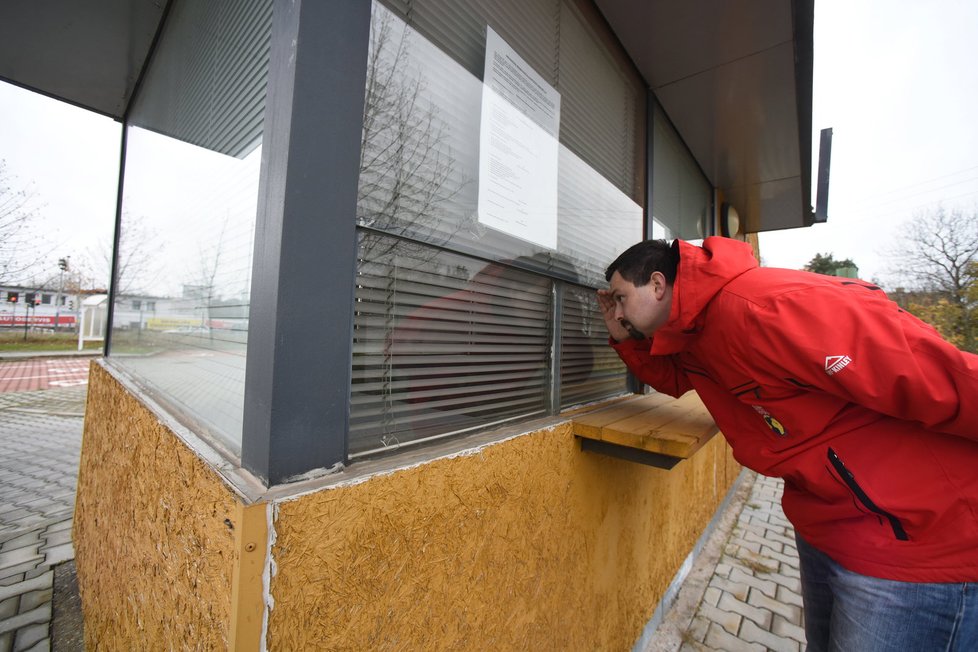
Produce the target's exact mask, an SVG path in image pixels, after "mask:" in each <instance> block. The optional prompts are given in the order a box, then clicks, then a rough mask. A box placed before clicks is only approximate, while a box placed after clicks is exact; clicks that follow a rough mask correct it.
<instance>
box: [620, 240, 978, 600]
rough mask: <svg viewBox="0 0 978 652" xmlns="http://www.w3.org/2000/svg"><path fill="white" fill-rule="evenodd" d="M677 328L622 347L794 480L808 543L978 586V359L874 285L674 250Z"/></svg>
mask: <svg viewBox="0 0 978 652" xmlns="http://www.w3.org/2000/svg"><path fill="white" fill-rule="evenodd" d="M679 247H680V263H679V270H678V274H677V277H676V282H675V286H674V289H673V305H672V308H671V313H670V317H669V321H668V323H667V324H666V325H665V326H663V327H662V328H661V329H660V330H658V331H657V332H656V333H655V336H654V338H653V339H652V340H651V341H650V340H642V341H636V340H627V341H624V342H621V343H619V344H614V347H615V349H616V350H617V351H618V354H619V355H620V356H621V358H622V360H624V361H625V364H626V365H628V367H629V369H631V370H632V372H633V373H635V374H636V375H637V376H638V377H639V378H640V379H641V380H642V381H644V382H646V383H648V384H649V385H651V386H653V387H654V388H656V389H657V390H659V391H661V392H665V393H667V394H671V395H672V396H677V397H678V396H680V395H682V394H683V393H685V392H686V391H688V390H690V389H695V390H696V391H697V392H698V393H699V395H700V398H702V400H703V402H704V403H705V404H706V406H707V408H709V410H710V413H711V414H712V415H713V418H714V419H715V420H716V422H717V425H718V426H719V427H720V429H721V430H722V431H723V434H724V435H725V436H726V438H727V440H728V441H729V442H730V444H731V446H732V447H733V453H734V456H735V457H736V458H737V460H738V461H739V462H740V463H742V464H744V465H745V466H747V467H749V468H751V469H754V470H756V471H758V472H760V473H763V474H765V475H771V476H779V477H783V478H784V480H785V483H784V485H785V489H784V496H783V499H782V505H783V507H784V511H785V514H786V515H787V516H788V518H789V519H790V520H791V522H792V523H793V524H794V526H795V529H796V530H797V531H798V533H799V534H801V536H802V537H803V538H804V539H805V540H806V541H808V542H809V543H811V544H812V545H814V546H815V547H817V548H819V549H820V550H822V551H824V552H825V553H827V554H828V555H829V556H831V557H832V558H833V559H835V560H836V561H837V562H839V563H840V564H842V565H843V566H844V567H846V568H848V569H850V570H853V571H855V572H858V573H862V574H864V575H871V576H875V577H882V578H888V579H895V580H903V581H913V582H962V581H976V580H978V356H975V355H972V354H970V353H964V352H961V351H959V350H958V349H956V348H955V347H954V346H952V345H950V344H948V343H947V342H945V341H944V340H943V339H941V337H940V336H939V335H938V334H937V332H936V331H935V330H934V329H933V328H931V327H930V326H928V325H926V324H924V323H923V322H921V321H919V320H918V319H916V318H914V317H913V316H911V315H910V314H908V313H906V312H904V311H903V310H901V309H900V307H899V306H897V305H896V304H895V303H893V302H892V301H890V300H888V299H887V298H886V296H885V295H884V294H883V292H882V291H880V289H879V288H878V287H876V286H874V285H871V284H869V283H866V282H864V281H859V280H856V279H846V278H836V277H830V276H822V275H819V274H810V273H807V272H799V271H791V270H784V269H773V268H762V267H758V265H757V262H756V261H755V260H754V258H753V255H752V252H751V249H750V247H749V246H747V245H745V244H743V243H740V242H737V241H734V240H729V239H724V238H707V239H706V241H705V242H704V244H703V247H702V248H700V247H696V246H693V245H690V244H688V243H685V242H680V243H679Z"/></svg>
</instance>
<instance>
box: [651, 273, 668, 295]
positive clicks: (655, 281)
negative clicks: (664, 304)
mask: <svg viewBox="0 0 978 652" xmlns="http://www.w3.org/2000/svg"><path fill="white" fill-rule="evenodd" d="M649 283H651V284H652V291H653V292H654V293H655V298H656V299H661V298H662V297H664V296H665V294H666V275H665V274H663V273H662V272H652V276H651V277H649Z"/></svg>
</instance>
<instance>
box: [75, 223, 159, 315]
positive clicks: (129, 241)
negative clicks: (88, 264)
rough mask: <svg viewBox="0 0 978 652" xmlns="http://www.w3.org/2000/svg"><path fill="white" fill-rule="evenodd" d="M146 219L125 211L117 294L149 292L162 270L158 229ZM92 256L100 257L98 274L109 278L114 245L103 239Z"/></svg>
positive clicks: (116, 281)
mask: <svg viewBox="0 0 978 652" xmlns="http://www.w3.org/2000/svg"><path fill="white" fill-rule="evenodd" d="M147 222H148V220H147V219H146V218H145V217H144V216H142V215H139V216H135V217H134V216H131V215H129V214H127V213H125V212H124V213H123V215H122V233H121V237H120V239H119V261H118V272H117V274H116V279H115V283H116V287H115V294H116V297H121V296H125V295H133V294H140V293H145V292H147V291H148V290H149V288H150V287H151V286H152V285H153V283H155V282H156V280H157V279H158V278H159V276H160V274H161V273H162V266H160V264H159V258H158V256H159V254H158V253H157V252H158V250H159V248H160V246H159V245H160V238H159V233H158V231H157V230H156V229H154V228H153V227H151V226H150V225H149V224H148V223H147ZM154 253H156V256H154V255H153V254H154ZM92 258H93V260H97V261H98V271H99V272H100V273H99V274H98V275H97V276H96V278H102V277H103V276H102V274H104V276H105V278H107V277H108V276H109V274H110V273H111V269H112V249H111V245H110V244H107V243H103V244H102V245H101V246H100V247H99V250H98V252H97V254H96V255H94V256H92ZM94 271H95V270H93V272H94Z"/></svg>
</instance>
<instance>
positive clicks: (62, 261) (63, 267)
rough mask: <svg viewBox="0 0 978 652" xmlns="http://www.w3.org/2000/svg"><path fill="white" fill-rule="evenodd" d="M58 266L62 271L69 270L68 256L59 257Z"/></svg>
mask: <svg viewBox="0 0 978 652" xmlns="http://www.w3.org/2000/svg"><path fill="white" fill-rule="evenodd" d="M58 267H60V268H61V271H62V272H66V271H68V259H67V258H59V259H58Z"/></svg>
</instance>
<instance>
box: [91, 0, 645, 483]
mask: <svg viewBox="0 0 978 652" xmlns="http://www.w3.org/2000/svg"><path fill="white" fill-rule="evenodd" d="M370 8H371V3H370V2H369V1H363V2H350V3H322V2H316V1H314V0H295V1H293V0H275V4H274V8H273V21H272V34H271V53H270V63H269V81H268V84H269V86H268V93H267V98H268V99H267V104H266V107H265V119H264V135H263V142H262V147H263V161H262V169H261V176H260V181H259V206H258V213H257V222H256V233H255V252H254V262H253V274H252V289H251V311H250V319H249V337H248V349H247V370H246V376H245V389H244V392H245V396H244V399H245V406H244V415H243V416H244V420H243V433H242V443H241V464H242V466H243V467H244V468H245V469H247V470H248V471H249V472H251V473H252V474H254V475H255V476H257V477H258V478H259V479H260V480H261V481H262V482H263V483H264V484H265V485H266V486H272V485H276V484H281V483H284V482H288V481H289V480H290V479H293V478H295V477H297V476H301V475H303V474H306V473H308V472H310V471H312V470H315V469H320V468H322V469H328V468H331V467H333V466H335V465H336V464H338V463H344V464H345V463H347V462H348V461H349V458H348V442H347V438H348V431H349V409H350V408H349V405H350V390H351V375H352V339H353V338H352V331H353V313H354V301H353V293H354V281H355V277H356V257H357V227H356V219H355V216H356V210H357V182H358V174H359V165H360V135H361V131H362V126H363V110H364V88H365V83H366V77H367V71H366V66H367V53H368V51H369V38H370V14H371V9H370ZM646 107H647V108H646V123H647V130H646V133H647V138H648V140H647V143H646V152H645V159H646V160H645V163H646V169H647V175H648V176H647V179H648V183H647V185H646V206H645V210H644V215H643V220H644V225H643V229H644V230H645V232H646V233H647V234H648V233H650V232H651V210H650V208H649V207H650V206H651V199H652V191H653V189H652V183H651V175H652V151H653V146H654V143H653V141H652V138H653V134H654V130H653V129H652V120H653V111H655V110H658V106H657V102H656V101H655V99H654V96H653V95H652V92H651V91H649V101H648V102H647V103H646ZM326 116H328V119H327V118H326ZM122 145H123V159H124V152H125V130H123V144H122ZM123 165H124V160H123ZM123 170H124V167H123ZM120 177H121V173H120ZM120 181H121V180H120ZM636 236H637V237H640V236H641V233H636ZM627 244H630V243H627ZM623 246H624V245H623ZM553 281H554V293H555V297H554V302H553V312H554V319H553V324H552V328H553V329H554V331H555V332H554V334H553V339H552V341H553V342H554V343H555V344H554V349H553V350H552V351H551V388H550V390H549V392H550V393H549V396H548V399H549V400H548V401H547V402H548V404H549V405H548V407H549V410H548V411H549V412H550V413H551V414H556V413H558V412H559V406H560V364H559V360H560V356H559V354H560V350H559V346H560V345H559V342H560V337H559V319H558V318H557V317H558V316H559V314H560V304H561V303H562V302H561V300H560V299H561V296H562V289H563V286H564V283H563V282H562V281H561V280H560V279H558V278H554V279H553ZM309 297H319V298H320V300H319V301H318V302H317V301H312V302H310V301H309ZM111 305H112V304H111V302H110V306H111ZM300 308H301V316H300ZM634 389H635V390H636V391H643V390H642V388H640V387H635V388H634Z"/></svg>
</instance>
